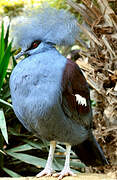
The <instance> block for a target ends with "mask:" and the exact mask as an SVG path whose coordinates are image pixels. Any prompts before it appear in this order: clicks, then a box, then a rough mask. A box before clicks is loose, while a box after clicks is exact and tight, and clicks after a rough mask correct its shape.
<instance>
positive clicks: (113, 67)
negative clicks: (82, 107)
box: [0, 0, 117, 177]
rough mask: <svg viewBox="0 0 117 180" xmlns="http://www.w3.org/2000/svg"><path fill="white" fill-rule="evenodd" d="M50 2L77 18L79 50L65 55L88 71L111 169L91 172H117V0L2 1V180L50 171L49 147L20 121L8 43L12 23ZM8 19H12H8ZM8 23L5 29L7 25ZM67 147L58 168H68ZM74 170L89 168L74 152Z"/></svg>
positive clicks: (100, 135)
mask: <svg viewBox="0 0 117 180" xmlns="http://www.w3.org/2000/svg"><path fill="white" fill-rule="evenodd" d="M42 2H48V3H49V4H51V5H52V6H54V7H56V8H65V9H67V10H69V11H71V12H72V13H74V15H75V16H76V18H77V19H78V25H79V37H78V39H77V42H76V46H74V47H69V48H67V49H65V48H62V49H61V51H62V53H63V54H65V55H66V56H67V55H69V56H70V57H71V58H72V59H73V60H75V61H76V63H78V64H79V66H80V67H81V68H82V70H83V71H84V74H85V77H86V79H87V81H88V83H89V85H90V87H91V99H92V106H93V112H94V133H95V135H96V137H97V139H98V141H99V143H100V144H101V146H102V148H103V151H104V152H105V155H106V157H107V159H108V161H109V162H110V165H109V166H107V167H99V168H92V167H91V168H86V170H87V171H88V172H98V173H100V172H101V173H112V174H113V173H114V174H115V173H116V170H117V14H116V12H117V2H116V0H115V1H114V0H113V1H111V0H93V1H91V0H76V1H71V0H67V1H63V0H55V1H50V0H48V1H44V0H41V1H38V0H30V1H28V0H27V1H26V0H25V1H22V0H19V1H13V0H9V1H5V0H4V1H3V0H1V1H0V13H1V15H0V20H1V35H0V129H1V131H0V175H1V176H2V177H4V176H12V177H19V176H32V175H35V174H37V173H38V171H39V170H41V169H42V168H43V167H44V166H45V162H46V158H47V155H48V148H49V145H48V142H42V141H41V140H40V139H37V138H36V137H35V136H33V135H32V134H30V133H29V132H27V130H25V129H24V128H23V126H22V125H21V124H20V123H19V121H18V120H17V118H16V116H15V114H14V112H13V110H12V105H11V99H10V92H9V77H10V74H11V72H12V69H13V68H14V66H15V65H16V61H15V59H14V56H13V53H14V51H13V50H12V49H11V46H12V42H10V40H9V41H8V37H9V27H8V22H9V21H14V20H15V16H18V15H19V14H21V13H22V12H23V11H27V10H28V8H29V7H30V8H31V7H37V6H39V5H40V4H41V3H42ZM6 16H7V18H6ZM2 20H4V24H3V23H2ZM64 152H65V149H64V146H61V145H59V144H58V145H57V150H56V156H55V159H54V168H55V169H56V170H60V169H62V167H63V163H64ZM71 157H72V160H71V166H72V168H73V169H74V171H76V170H79V171H80V172H84V167H85V165H84V164H82V163H80V161H79V160H77V157H76V156H75V154H74V153H73V152H72V156H71Z"/></svg>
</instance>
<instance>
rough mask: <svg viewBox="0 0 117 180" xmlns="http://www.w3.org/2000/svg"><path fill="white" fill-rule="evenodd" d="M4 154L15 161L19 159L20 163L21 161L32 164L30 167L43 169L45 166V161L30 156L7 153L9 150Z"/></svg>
mask: <svg viewBox="0 0 117 180" xmlns="http://www.w3.org/2000/svg"><path fill="white" fill-rule="evenodd" d="M5 152H6V153H7V154H8V155H10V156H12V157H14V158H16V159H19V160H20V161H23V162H25V163H28V164H32V165H34V166H37V167H43V168H44V167H45V164H46V160H45V159H42V158H38V157H35V156H31V155H28V154H24V153H14V152H9V150H7V151H5Z"/></svg>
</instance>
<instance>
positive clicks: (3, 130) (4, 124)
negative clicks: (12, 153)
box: [0, 109, 8, 144]
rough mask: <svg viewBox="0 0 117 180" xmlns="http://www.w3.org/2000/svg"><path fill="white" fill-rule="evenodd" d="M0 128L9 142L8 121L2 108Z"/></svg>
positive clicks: (0, 111)
mask: <svg viewBox="0 0 117 180" xmlns="http://www.w3.org/2000/svg"><path fill="white" fill-rule="evenodd" d="M0 129H1V132H2V135H3V137H4V139H5V141H6V143H7V144H8V133H7V127H6V121H5V116H4V112H3V110H2V109H0Z"/></svg>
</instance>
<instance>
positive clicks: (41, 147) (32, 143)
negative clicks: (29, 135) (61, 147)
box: [23, 139, 45, 150]
mask: <svg viewBox="0 0 117 180" xmlns="http://www.w3.org/2000/svg"><path fill="white" fill-rule="evenodd" d="M23 141H24V142H26V143H28V144H29V145H31V146H33V147H35V148H36V149H40V150H42V149H43V147H45V146H44V144H42V143H38V142H32V141H30V140H27V139H24V140H23Z"/></svg>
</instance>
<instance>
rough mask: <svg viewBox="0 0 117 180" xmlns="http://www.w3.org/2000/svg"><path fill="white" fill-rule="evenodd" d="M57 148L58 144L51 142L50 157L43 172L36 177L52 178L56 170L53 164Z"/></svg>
mask: <svg viewBox="0 0 117 180" xmlns="http://www.w3.org/2000/svg"><path fill="white" fill-rule="evenodd" d="M55 147H56V142H55V141H51V142H50V150H49V155H48V159H47V163H46V166H45V168H44V170H43V171H41V172H40V173H38V174H37V175H36V176H37V177H41V176H51V175H52V174H53V173H54V170H53V168H52V162H53V156H54V151H55Z"/></svg>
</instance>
